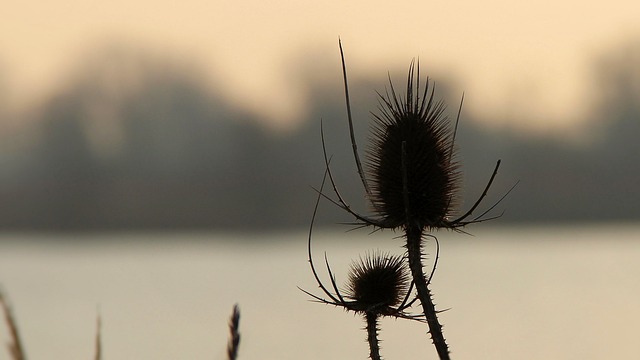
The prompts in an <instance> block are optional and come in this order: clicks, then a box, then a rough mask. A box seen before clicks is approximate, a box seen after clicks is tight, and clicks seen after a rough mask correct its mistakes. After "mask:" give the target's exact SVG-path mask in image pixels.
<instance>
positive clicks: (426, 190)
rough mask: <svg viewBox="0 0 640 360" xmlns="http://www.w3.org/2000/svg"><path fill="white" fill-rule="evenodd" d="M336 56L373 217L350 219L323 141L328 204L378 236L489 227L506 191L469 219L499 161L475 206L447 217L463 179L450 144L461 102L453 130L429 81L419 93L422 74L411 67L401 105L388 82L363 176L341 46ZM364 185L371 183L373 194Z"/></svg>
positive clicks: (356, 154) (456, 198)
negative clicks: (377, 231)
mask: <svg viewBox="0 0 640 360" xmlns="http://www.w3.org/2000/svg"><path fill="white" fill-rule="evenodd" d="M340 54H341V57H342V71H343V78H344V89H345V101H346V104H347V117H348V120H349V133H350V135H351V145H352V148H353V155H354V159H355V162H356V167H357V170H358V174H359V175H360V180H361V181H362V185H363V187H364V190H365V192H366V194H367V197H368V199H369V200H370V201H371V204H372V207H373V210H374V214H375V216H367V215H362V214H359V213H357V212H356V211H354V210H353V209H352V208H351V206H350V205H349V204H348V203H347V202H346V201H345V199H344V198H343V197H342V195H341V194H340V192H339V191H338V187H337V185H336V183H335V181H334V179H333V174H332V172H331V169H330V167H329V156H328V155H327V151H326V147H325V142H324V134H322V145H323V153H324V159H325V166H326V168H327V169H326V171H327V175H328V178H329V181H330V182H331V186H332V187H333V192H334V194H335V195H336V197H337V199H336V200H333V199H331V198H329V196H327V195H325V194H323V195H324V196H325V197H326V198H327V199H329V200H330V201H331V202H333V203H334V204H336V205H338V206H339V207H340V208H342V209H343V210H345V211H347V212H348V213H349V214H351V215H353V216H354V217H355V218H356V219H357V222H356V224H357V225H362V226H373V227H376V228H380V229H397V228H403V229H404V230H407V229H409V228H411V229H413V230H412V231H417V232H418V233H423V232H424V231H425V230H435V229H442V228H444V229H454V230H455V229H458V228H460V227H463V226H465V225H468V224H471V223H476V222H481V221H486V220H490V219H494V218H495V217H485V215H487V214H488V213H489V212H490V211H491V210H493V208H495V207H496V206H497V205H498V204H499V203H500V202H501V201H502V200H503V199H504V198H505V197H506V196H507V195H508V194H509V192H510V191H511V190H509V191H507V192H506V193H505V194H504V196H502V197H501V198H500V199H499V200H498V201H497V202H496V203H494V204H493V205H492V206H491V207H489V208H488V209H487V210H485V211H484V212H483V213H481V214H480V215H478V216H475V217H473V218H470V217H471V216H472V215H473V212H474V211H475V210H476V208H477V207H478V206H479V205H480V203H481V202H482V200H483V199H484V198H485V196H486V195H487V192H488V191H489V188H490V187H491V184H492V183H493V180H494V178H495V176H496V174H497V173H498V168H499V167H500V160H498V161H497V163H496V165H495V168H494V170H493V173H492V174H491V177H490V179H489V181H488V182H487V184H486V186H485V188H484V191H483V192H482V194H481V195H480V197H479V198H478V199H477V200H476V202H475V203H474V204H473V205H472V206H471V208H470V209H469V210H468V211H467V212H465V213H464V214H462V215H459V216H457V217H455V218H454V217H453V215H454V209H455V208H456V205H457V200H458V190H459V183H460V179H461V174H460V172H459V170H458V164H457V162H456V161H455V153H454V144H455V135H456V129H457V126H458V120H459V118H460V111H461V110H462V102H461V103H460V108H459V109H458V116H457V118H456V121H455V123H454V124H455V126H453V127H452V126H450V124H449V123H450V122H449V119H448V118H447V117H446V116H445V115H444V110H445V105H444V102H443V101H435V102H434V91H433V89H431V91H430V87H429V80H428V79H427V82H426V84H425V86H424V89H421V86H420V71H419V69H418V66H415V64H414V62H412V63H411V65H410V67H409V75H408V77H407V88H406V94H405V95H404V97H403V96H402V95H398V94H396V91H395V88H394V86H393V83H392V81H391V79H389V86H390V87H389V89H388V90H387V92H386V93H385V95H381V94H379V95H380V102H379V106H378V110H379V112H378V113H377V114H373V116H374V124H373V129H372V134H373V139H372V141H371V143H370V145H369V148H368V155H369V156H368V158H367V160H368V161H367V171H365V170H364V168H363V166H362V163H361V161H360V155H359V154H358V146H357V144H356V141H355V135H354V129H353V118H352V116H351V103H350V100H349V86H348V83H347V71H346V65H345V61H344V53H343V52H342V44H340ZM367 177H369V178H370V180H371V182H372V184H371V186H370V185H369V181H368V180H367ZM512 189H513V188H512ZM496 217H499V216H496ZM469 218H470V219H469Z"/></svg>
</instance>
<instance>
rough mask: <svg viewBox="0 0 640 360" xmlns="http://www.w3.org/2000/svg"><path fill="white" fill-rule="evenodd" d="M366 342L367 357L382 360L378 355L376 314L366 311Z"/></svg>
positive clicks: (372, 359)
mask: <svg viewBox="0 0 640 360" xmlns="http://www.w3.org/2000/svg"><path fill="white" fill-rule="evenodd" d="M365 318H366V320H367V342H368V343H369V357H370V358H371V360H382V358H381V357H380V344H379V341H378V314H375V313H373V312H369V311H367V312H366V315H365Z"/></svg>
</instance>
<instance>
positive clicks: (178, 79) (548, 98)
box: [0, 0, 640, 231]
mask: <svg viewBox="0 0 640 360" xmlns="http://www.w3.org/2000/svg"><path fill="white" fill-rule="evenodd" d="M3 8H4V10H3V11H2V14H1V15H0V169H2V171H0V199H1V201H0V228H1V229H5V230H46V231H54V230H114V229H115V230H120V229H193V228H196V229H224V230H238V229H241V230H250V229H255V230H258V231H263V230H265V229H284V228H291V227H295V228H302V227H306V226H307V223H308V221H309V215H310V210H311V207H312V204H313V198H314V193H313V190H311V189H310V186H312V185H313V186H317V185H318V183H319V181H320V180H321V176H322V173H323V169H324V165H323V160H322V156H321V142H320V119H323V121H324V126H325V132H326V138H327V145H328V151H329V153H330V154H333V155H334V160H332V162H333V166H334V168H335V172H336V174H337V177H338V179H339V183H340V187H341V190H342V191H343V192H344V193H345V194H348V195H347V197H348V198H349V200H350V201H351V202H353V203H354V206H355V207H356V208H358V209H361V210H362V211H366V209H367V208H366V203H365V202H364V200H363V199H362V196H361V195H362V189H361V188H359V187H358V178H357V176H356V173H355V167H354V165H353V159H352V157H351V155H350V144H349V138H348V134H347V127H346V112H345V106H344V98H343V90H342V84H341V81H342V75H341V69H340V58H339V52H338V37H339V36H340V37H341V38H342V40H343V43H344V47H345V51H346V60H347V65H348V69H349V75H350V85H351V91H352V97H353V99H352V100H353V107H354V116H355V118H356V122H357V124H356V126H357V129H356V130H357V132H358V136H359V138H360V139H361V149H362V148H366V146H365V143H366V139H367V134H368V121H369V119H370V114H369V112H370V111H372V110H375V108H376V106H377V98H376V96H377V95H376V93H375V91H384V88H385V86H386V84H387V74H390V75H391V77H392V78H393V79H394V81H396V83H398V84H401V83H403V82H404V80H405V76H406V70H407V68H408V66H409V63H410V61H411V60H412V59H417V60H418V61H419V62H420V66H421V70H422V74H424V75H425V76H427V75H428V76H429V77H430V78H431V79H432V80H433V81H434V82H435V84H436V88H437V95H438V96H440V97H442V98H445V99H447V101H448V102H449V115H450V117H452V118H454V117H455V112H456V110H457V106H458V104H459V101H460V97H461V95H462V93H464V94H465V106H464V110H463V113H462V117H461V118H462V119H461V124H460V130H459V136H458V145H459V160H460V162H461V163H462V166H463V167H462V169H463V171H464V174H465V182H464V184H463V188H464V191H465V196H464V197H465V199H467V200H466V201H467V203H466V204H462V207H463V208H464V206H465V205H466V206H469V205H470V203H471V202H472V200H475V198H476V197H477V196H478V195H479V193H480V192H481V189H482V186H484V184H485V182H486V181H487V179H488V177H489V175H490V173H491V170H492V168H493V166H494V164H495V161H496V160H497V159H499V158H501V159H502V160H503V165H502V168H501V171H500V174H499V176H498V180H497V182H496V184H495V185H494V187H493V189H492V192H491V196H493V197H490V199H489V201H488V202H487V204H490V203H491V200H492V199H493V200H495V199H497V198H498V197H499V196H500V195H502V194H503V193H504V192H505V191H506V190H507V189H508V188H510V187H511V186H512V185H513V184H514V183H515V182H516V181H518V180H519V181H520V184H519V185H518V187H517V189H516V191H514V192H513V193H512V194H511V195H510V196H509V197H508V198H507V200H506V201H505V202H504V203H503V204H501V206H499V207H498V209H497V210H498V213H499V212H500V211H501V210H503V209H506V210H507V211H506V213H505V215H504V216H503V218H502V220H500V223H508V222H516V221H517V222H567V221H571V222H586V221H588V222H593V221H612V220H615V221H636V220H637V219H638V218H639V217H640V206H638V204H639V203H640V192H639V191H637V184H638V183H640V165H638V161H637V159H638V156H639V155H640V145H638V144H639V143H638V141H637V137H638V135H640V119H639V116H640V105H639V104H640V66H639V64H640V25H639V23H638V21H637V16H638V14H640V5H638V4H637V3H636V2H635V1H621V0H617V1H613V2H606V3H603V2H595V1H591V2H589V1H587V2H584V1H580V2H578V1H563V2H557V1H534V2H530V3H527V4H516V3H513V2H509V1H487V2H441V1H436V2H412V1H406V2H400V3H393V4H391V3H388V2H382V1H367V2H365V1H351V2H347V3H344V2H338V1H334V2H332V1H329V2H321V3H312V2H304V1H303V2H299V1H295V2H294V1H276V2H259V1H242V2H237V1H236V2H228V1H220V0H218V1H186V2H181V3H180V4H177V3H174V2H170V1H153V2H149V1H133V2H131V1H109V2H103V3H100V4H95V3H93V2H88V1H81V0H78V1H51V2H43V1H22V2H17V1H10V2H9V3H8V4H5V5H4V6H3ZM364 155H365V154H364V153H363V156H364ZM326 213H327V214H332V210H328V211H327V212H326ZM323 216H325V215H323ZM327 216H331V215H327ZM331 219H334V218H331ZM337 219H339V217H338V216H337V215H336V217H335V219H334V220H337Z"/></svg>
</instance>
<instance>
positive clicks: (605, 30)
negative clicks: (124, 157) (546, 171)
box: [0, 0, 640, 129]
mask: <svg viewBox="0 0 640 360" xmlns="http://www.w3.org/2000/svg"><path fill="white" fill-rule="evenodd" d="M639 19H640V2H638V1H637V0H611V1H606V2H605V1H576V0H571V1H558V0H542V1H529V2H514V1H507V0H490V1H464V2H460V1H450V0H448V1H444V0H438V1H393V2H392V1H379V0H368V1H361V0H357V1H344V0H340V1H336V0H325V1H300V0H295V1H294V0H288V1H287V0H275V1H257V0H245V1H237V0H236V1H223V0H209V1H204V0H184V1H180V2H178V1H168V0H154V1H148V0H126V1H125V0H110V1H101V2H93V1H83V0H70V1H59V0H57V1H56V0H53V1H44V0H22V1H17V0H9V2H8V3H6V2H5V3H4V4H3V6H2V12H1V13H0V88H1V89H3V90H4V91H3V92H5V93H7V94H6V96H7V98H6V99H5V100H4V101H2V102H0V106H2V105H3V104H6V105H7V106H13V107H18V108H19V107H25V106H29V105H31V104H32V103H33V102H34V101H40V100H42V99H43V98H45V97H46V96H47V94H50V93H51V92H52V91H53V90H54V89H55V88H56V86H59V85H58V83H59V81H61V80H63V79H65V78H68V77H69V76H70V75H71V74H73V69H74V67H77V66H78V64H79V62H80V59H82V57H84V56H87V54H88V52H91V51H95V50H96V49H99V48H100V46H102V45H104V44H108V43H113V42H124V43H126V44H129V45H133V46H137V45H140V46H142V47H143V48H147V49H150V50H152V51H157V52H159V53H163V54H172V56H176V57H182V58H185V59H188V61H190V62H193V63H195V64H199V65H200V66H202V67H203V69H205V70H206V71H207V72H208V74H209V75H210V76H211V78H212V79H214V78H215V79H218V80H222V81H223V82H224V83H225V89H226V90H227V91H228V93H227V95H228V96H229V99H230V100H232V101H235V102H237V103H238V104H242V105H244V106H249V107H250V108H253V109H258V108H259V109H261V110H264V109H267V110H268V111H269V113H270V117H271V118H272V120H273V121H274V122H275V123H287V122H289V121H292V120H295V119H296V116H297V115H298V114H299V113H300V111H301V110H302V106H304V100H305V98H306V94H305V93H304V89H305V86H304V84H302V83H301V81H300V80H299V79H296V71H299V69H298V70H295V71H294V70H292V66H295V61H297V60H299V59H302V58H305V57H306V56H311V57H314V56H315V57H317V59H318V61H319V62H327V63H326V64H315V65H314V66H316V67H317V69H321V70H322V72H325V71H326V72H327V74H324V73H323V74H320V75H318V74H314V75H312V76H310V77H314V76H327V77H336V78H339V76H340V74H339V54H338V49H337V38H338V36H340V37H341V38H342V39H343V42H344V44H345V48H346V51H347V57H348V58H347V61H348V65H349V68H350V72H351V74H353V75H354V76H357V75H358V74H364V73H365V72H367V71H371V70H378V71H380V70H382V71H381V72H380V76H381V77H384V76H386V70H387V69H396V68H406V67H407V66H408V63H409V61H410V60H411V59H412V58H414V57H419V58H420V62H421V64H422V65H423V67H424V69H423V71H424V70H426V71H427V72H428V71H429V68H432V69H434V70H435V72H437V73H440V74H451V75H455V76H457V83H456V86H460V89H459V91H460V92H462V91H465V93H466V103H465V104H466V109H467V110H468V111H470V112H475V113H477V114H479V115H481V116H484V117H486V118H487V119H488V120H490V119H491V117H492V114H499V115H500V116H496V117H501V118H504V117H508V115H509V114H516V113H517V114H518V115H521V114H523V113H524V114H528V113H530V114H532V116H531V119H534V118H535V119H536V121H535V122H533V121H532V122H531V123H527V124H509V126H511V125H513V126H515V127H518V126H523V127H525V128H536V129H550V128H557V127H562V126H563V125H569V124H570V122H571V121H579V119H580V118H581V117H582V115H583V114H582V113H581V111H584V110H585V107H584V106H580V104H582V103H583V102H584V101H589V99H590V96H593V93H592V89H591V88H590V86H592V83H591V82H590V81H589V80H588V79H587V75H589V74H590V71H591V67H592V65H593V64H592V61H593V56H594V55H598V54H600V53H602V52H604V51H606V50H607V49H608V48H609V47H611V46H614V45H615V44H616V43H617V42H622V41H623V40H624V39H632V38H640V21H639ZM317 55H322V56H317ZM312 68H313V67H312ZM336 91H341V89H336ZM518 117H519V118H520V119H525V120H526V119H527V116H518ZM540 119H545V120H546V122H541V121H540ZM559 119H564V121H565V123H559V121H560V120H559Z"/></svg>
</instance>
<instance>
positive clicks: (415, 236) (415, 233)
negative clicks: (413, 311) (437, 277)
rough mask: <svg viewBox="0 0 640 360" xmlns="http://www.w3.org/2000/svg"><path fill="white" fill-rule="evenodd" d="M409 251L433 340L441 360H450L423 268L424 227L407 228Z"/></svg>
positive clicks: (410, 264)
mask: <svg viewBox="0 0 640 360" xmlns="http://www.w3.org/2000/svg"><path fill="white" fill-rule="evenodd" d="M406 236H407V253H408V255H409V256H408V257H409V268H410V269H411V275H412V276H413V281H414V283H415V286H416V291H417V292H418V299H420V302H421V303H422V310H423V312H424V315H425V317H426V319H427V324H428V325H429V333H430V334H431V340H432V341H433V345H434V346H435V347H436V351H437V352H438V356H439V357H440V359H441V360H449V359H450V357H449V347H448V346H447V342H446V340H445V339H444V335H443V334H442V325H440V322H439V321H438V315H437V312H436V307H435V304H434V303H433V299H432V297H431V291H430V290H429V287H428V286H427V280H426V279H425V275H424V272H423V270H422V229H420V228H419V227H417V226H409V227H407V229H406Z"/></svg>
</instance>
